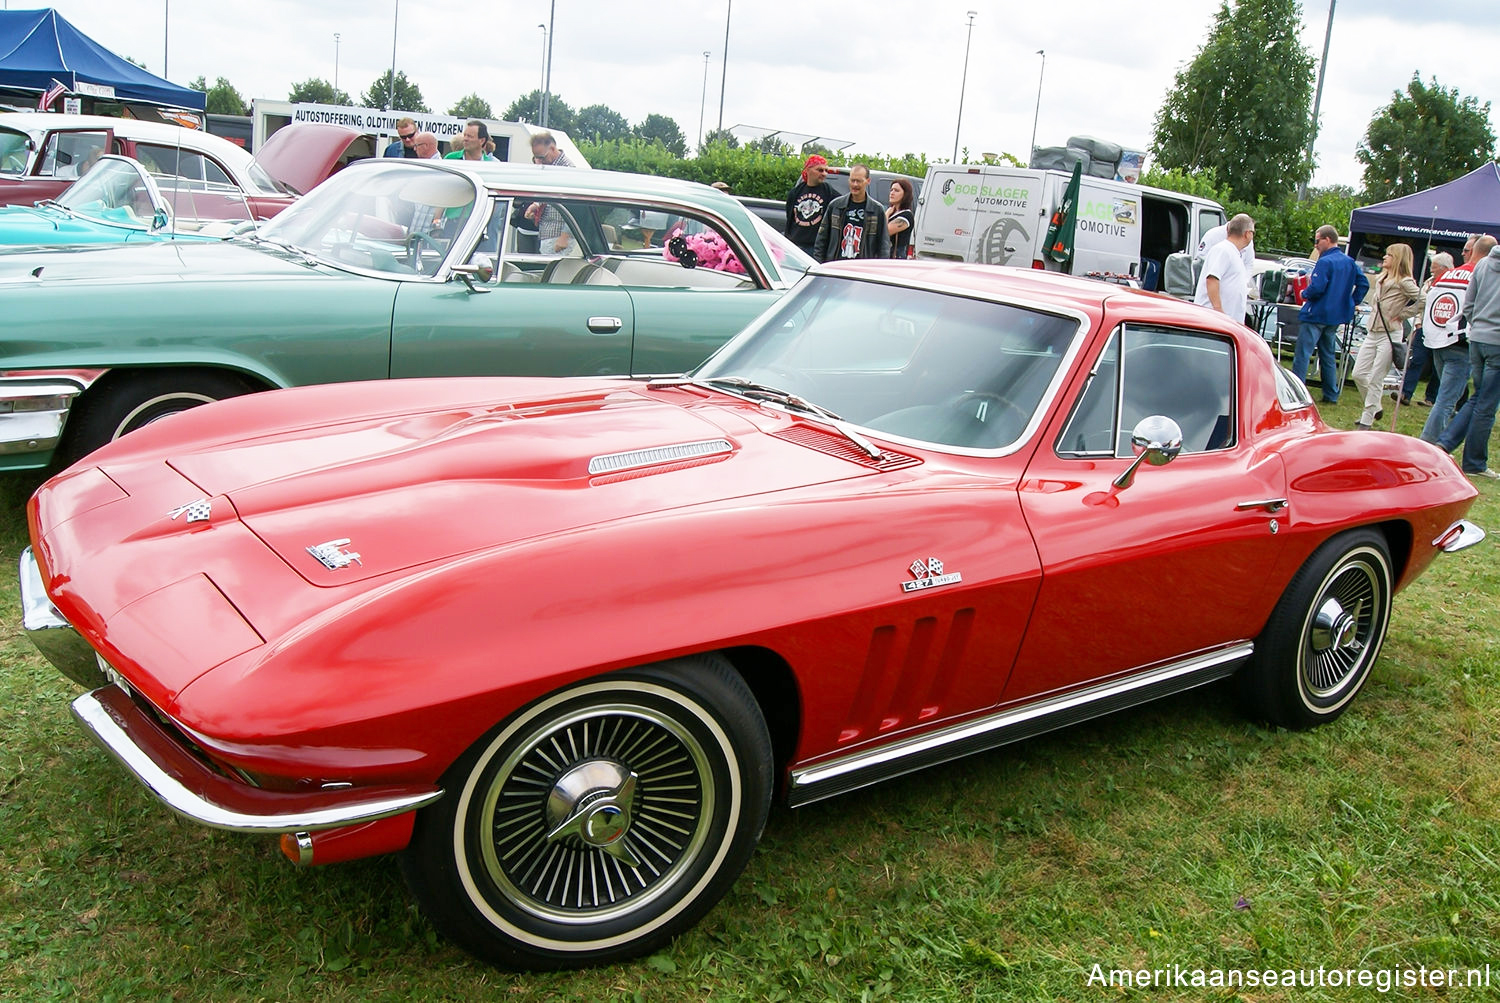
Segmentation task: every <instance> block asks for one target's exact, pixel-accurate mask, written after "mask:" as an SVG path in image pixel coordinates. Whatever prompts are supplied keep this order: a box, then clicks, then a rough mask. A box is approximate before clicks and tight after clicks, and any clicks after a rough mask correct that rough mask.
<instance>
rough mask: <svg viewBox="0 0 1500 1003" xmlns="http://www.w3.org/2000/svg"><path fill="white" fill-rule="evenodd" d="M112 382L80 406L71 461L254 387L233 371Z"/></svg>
mask: <svg viewBox="0 0 1500 1003" xmlns="http://www.w3.org/2000/svg"><path fill="white" fill-rule="evenodd" d="M108 380H109V382H107V383H104V384H102V385H100V386H98V387H96V388H94V389H93V390H92V391H91V392H90V393H89V394H86V395H85V396H84V397H83V398H82V399H80V400H79V402H78V405H76V406H78V407H80V408H81V413H78V414H75V415H74V416H72V418H70V420H69V423H68V438H67V447H66V450H65V453H66V459H67V460H68V461H69V462H71V461H72V460H76V459H78V458H80V457H83V456H86V455H88V454H89V453H91V452H93V451H94V450H96V449H98V448H99V447H100V446H102V445H104V444H105V443H106V442H113V441H114V440H115V439H118V438H119V437H120V436H122V435H125V434H126V433H128V432H133V431H135V430H136V429H138V428H144V427H145V426H147V425H149V424H151V423H152V422H155V421H160V420H161V419H163V418H166V417H168V416H169V415H174V414H177V413H179V412H182V411H186V410H188V409H189V408H195V407H197V406H198V405H200V404H209V403H212V402H213V401H217V400H224V399H225V398H226V397H238V396H239V395H241V394H244V393H249V392H250V391H251V390H252V389H254V388H253V387H251V386H249V385H248V384H247V383H246V382H245V381H244V380H242V379H239V378H238V377H236V376H234V375H232V374H230V373H222V372H214V371H212V370H189V371H181V370H158V371H143V372H140V373H130V372H124V373H120V372H117V373H115V374H111V376H110V377H108Z"/></svg>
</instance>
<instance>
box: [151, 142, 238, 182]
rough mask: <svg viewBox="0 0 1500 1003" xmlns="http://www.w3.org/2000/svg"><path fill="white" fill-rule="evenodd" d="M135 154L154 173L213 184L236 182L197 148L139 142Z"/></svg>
mask: <svg viewBox="0 0 1500 1003" xmlns="http://www.w3.org/2000/svg"><path fill="white" fill-rule="evenodd" d="M135 156H136V159H137V160H139V161H140V162H141V163H142V164H144V165H145V166H146V169H147V170H149V171H150V172H151V173H152V174H165V175H168V176H170V177H177V178H184V179H186V180H188V181H205V182H207V183H209V184H213V185H233V184H234V182H233V181H231V180H230V178H229V174H228V172H226V171H225V170H224V168H223V167H221V166H220V165H219V164H218V163H216V162H215V161H214V160H213V159H212V158H210V157H206V156H204V155H203V154H201V153H198V152H197V151H195V150H183V149H179V148H177V147H173V146H159V145H156V144H154V143H137V144H135Z"/></svg>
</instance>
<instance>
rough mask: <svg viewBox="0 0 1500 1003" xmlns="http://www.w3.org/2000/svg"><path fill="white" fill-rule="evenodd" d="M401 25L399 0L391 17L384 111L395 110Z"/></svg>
mask: <svg viewBox="0 0 1500 1003" xmlns="http://www.w3.org/2000/svg"><path fill="white" fill-rule="evenodd" d="M400 24H401V0H396V12H395V13H394V14H392V15H391V86H390V88H389V89H388V90H387V91H386V96H385V110H386V111H395V110H396V38H397V35H398V34H399V31H400V27H399V26H400Z"/></svg>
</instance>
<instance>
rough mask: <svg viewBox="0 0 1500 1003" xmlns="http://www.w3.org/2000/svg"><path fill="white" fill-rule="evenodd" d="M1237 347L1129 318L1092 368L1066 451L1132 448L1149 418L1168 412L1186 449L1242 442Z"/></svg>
mask: <svg viewBox="0 0 1500 1003" xmlns="http://www.w3.org/2000/svg"><path fill="white" fill-rule="evenodd" d="M1234 400H1235V381H1234V346H1233V344H1232V343H1231V342H1230V341H1229V340H1228V339H1226V338H1222V337H1216V336H1214V335H1209V334H1204V333H1199V332H1191V331H1181V330H1171V329H1166V328H1158V327H1148V326H1136V325H1126V326H1125V327H1123V328H1121V329H1118V330H1116V331H1115V332H1114V333H1113V334H1112V335H1111V336H1110V339H1109V342H1108V344H1107V345H1106V346H1105V348H1104V351H1103V352H1101V353H1100V355H1099V358H1098V360H1097V361H1096V362H1095V364H1094V368H1093V371H1092V372H1091V373H1090V374H1089V379H1088V382H1087V383H1086V384H1085V386H1084V389H1083V392H1082V393H1081V394H1079V397H1078V403H1077V405H1076V406H1075V407H1074V409H1073V414H1072V415H1071V416H1070V417H1069V419H1068V423H1067V425H1066V426H1065V427H1064V430H1063V434H1062V436H1061V437H1060V438H1059V440H1058V443H1057V452H1058V453H1059V454H1060V455H1063V456H1095V457H1096V456H1100V455H1106V456H1117V457H1127V456H1130V455H1132V451H1131V448H1130V435H1131V432H1132V430H1134V428H1135V426H1136V424H1137V423H1138V422H1140V420H1141V419H1142V418H1146V417H1148V416H1150V415H1166V416H1167V417H1168V418H1171V419H1172V420H1173V421H1175V422H1177V424H1178V427H1180V428H1181V429H1182V449H1183V452H1185V453H1201V452H1206V451H1208V450H1215V449H1225V448H1228V447H1229V446H1232V445H1234V429H1235V407H1234Z"/></svg>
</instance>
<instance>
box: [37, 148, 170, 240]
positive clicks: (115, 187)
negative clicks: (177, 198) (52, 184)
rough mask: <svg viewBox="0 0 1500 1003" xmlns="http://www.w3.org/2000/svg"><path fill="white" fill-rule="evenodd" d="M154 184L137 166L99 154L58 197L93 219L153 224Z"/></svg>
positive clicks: (64, 205) (75, 211)
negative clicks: (79, 176)
mask: <svg viewBox="0 0 1500 1003" xmlns="http://www.w3.org/2000/svg"><path fill="white" fill-rule="evenodd" d="M153 196H154V193H153V192H152V191H151V184H150V182H148V181H147V180H146V178H145V176H144V175H142V174H141V172H140V171H138V170H136V168H135V165H134V164H132V163H131V162H130V161H128V160H122V159H120V158H119V157H100V158H99V162H98V163H97V164H95V165H94V166H93V167H92V168H91V169H90V170H89V172H88V173H87V174H85V175H84V176H83V177H81V178H79V179H78V180H77V181H75V182H74V183H73V184H71V185H69V186H68V190H67V191H65V192H63V193H62V194H61V195H59V196H58V197H57V204H58V205H60V206H62V207H63V208H65V209H67V210H69V211H70V212H74V213H77V214H78V215H80V216H86V217H88V218H90V219H96V220H102V221H104V222H108V223H119V224H123V225H125V226H138V227H143V228H144V227H150V226H151V225H152V221H153V217H154V216H155V213H156V209H157V202H156V200H155V198H154V197H153Z"/></svg>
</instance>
